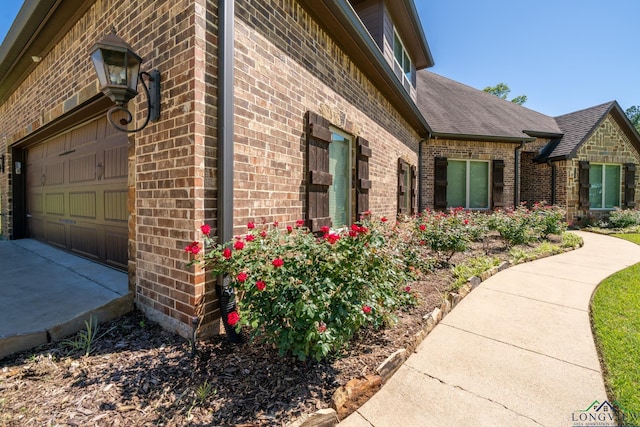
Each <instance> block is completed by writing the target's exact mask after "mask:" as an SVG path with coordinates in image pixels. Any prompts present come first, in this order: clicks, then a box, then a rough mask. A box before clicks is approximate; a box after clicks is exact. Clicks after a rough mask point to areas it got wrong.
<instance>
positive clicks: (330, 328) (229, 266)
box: [189, 220, 414, 360]
mask: <svg viewBox="0 0 640 427" xmlns="http://www.w3.org/2000/svg"><path fill="white" fill-rule="evenodd" d="M384 222H386V221H384ZM301 225H302V221H298V222H297V223H296V226H295V227H293V226H288V227H286V228H284V229H281V228H278V227H277V226H276V225H274V224H270V225H266V224H265V225H262V226H257V225H256V224H255V223H249V224H248V226H247V228H248V231H247V234H246V235H243V236H237V237H236V238H235V239H234V241H232V242H226V243H225V244H216V243H215V242H214V240H213V238H211V237H210V236H209V235H208V234H206V233H205V235H204V242H205V244H204V254H203V255H202V256H201V258H200V261H201V262H203V263H204V264H205V265H206V266H207V267H208V268H209V269H210V271H211V273H212V274H214V275H219V274H222V275H227V276H228V277H230V283H231V286H233V287H234V288H235V290H236V292H237V294H238V296H239V298H238V309H237V311H234V312H232V313H230V314H229V316H228V319H227V321H228V323H229V324H230V325H232V326H233V325H235V326H236V327H237V328H242V327H244V328H245V329H246V330H247V331H248V333H249V335H250V338H253V339H260V340H263V341H265V342H267V343H270V344H273V345H275V346H276V347H277V348H278V349H279V351H280V354H283V355H284V354H293V355H295V356H297V357H298V358H300V359H305V358H307V357H313V358H315V359H317V360H320V359H322V358H325V357H327V356H328V355H329V354H330V353H333V352H337V351H339V350H340V349H341V348H342V347H343V346H344V345H345V344H346V343H347V342H348V340H349V339H350V338H351V337H352V336H353V334H354V333H355V332H356V331H357V330H358V329H359V328H361V327H362V326H363V325H367V324H370V325H372V326H374V327H380V326H382V325H386V324H391V323H393V322H394V321H395V317H394V312H395V311H396V310H397V309H399V308H401V307H404V306H406V305H408V304H412V303H413V302H414V297H413V295H412V294H411V292H410V289H409V291H407V289H406V283H407V281H408V280H410V275H409V274H408V273H407V272H408V271H410V270H409V269H408V268H407V267H406V265H404V264H403V258H402V257H396V256H394V255H395V254H394V252H393V251H390V250H389V247H388V245H387V239H386V237H385V234H384V233H383V232H382V229H383V228H384V226H383V222H382V220H379V221H376V224H372V221H368V220H367V221H363V222H361V223H359V224H354V225H353V226H351V227H350V228H349V229H346V230H340V231H331V230H329V229H328V228H326V229H323V231H324V232H323V233H322V235H320V236H315V235H314V234H313V233H311V232H310V231H309V230H308V229H307V228H305V227H302V226H301ZM189 252H190V253H194V251H193V250H192V249H191V246H189Z"/></svg>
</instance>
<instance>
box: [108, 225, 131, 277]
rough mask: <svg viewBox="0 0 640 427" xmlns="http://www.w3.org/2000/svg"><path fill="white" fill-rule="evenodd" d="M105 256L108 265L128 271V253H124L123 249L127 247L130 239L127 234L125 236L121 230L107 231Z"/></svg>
mask: <svg viewBox="0 0 640 427" xmlns="http://www.w3.org/2000/svg"><path fill="white" fill-rule="evenodd" d="M104 241H105V256H106V261H107V264H109V265H111V266H114V267H117V268H120V269H126V268H127V263H128V257H127V251H122V249H121V248H122V247H123V246H124V247H125V248H126V247H127V243H128V238H127V235H126V234H123V233H122V232H121V231H120V230H117V229H109V228H107V229H106V230H105V239H104Z"/></svg>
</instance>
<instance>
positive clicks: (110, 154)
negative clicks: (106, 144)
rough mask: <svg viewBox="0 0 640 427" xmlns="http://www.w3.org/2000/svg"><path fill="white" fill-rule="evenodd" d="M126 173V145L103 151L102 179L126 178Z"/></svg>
mask: <svg viewBox="0 0 640 427" xmlns="http://www.w3.org/2000/svg"><path fill="white" fill-rule="evenodd" d="M127 174H128V158H127V147H118V148H112V149H107V150H105V151H104V179H113V178H126V177H127Z"/></svg>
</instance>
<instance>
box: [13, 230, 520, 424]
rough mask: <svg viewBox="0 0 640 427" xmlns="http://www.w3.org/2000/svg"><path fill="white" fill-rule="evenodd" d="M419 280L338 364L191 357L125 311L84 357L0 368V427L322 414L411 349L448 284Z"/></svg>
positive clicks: (250, 354) (237, 351) (271, 353)
mask: <svg viewBox="0 0 640 427" xmlns="http://www.w3.org/2000/svg"><path fill="white" fill-rule="evenodd" d="M485 253H489V254H490V255H492V256H498V257H500V258H501V259H506V258H507V251H506V250H505V248H504V244H503V243H502V242H501V241H499V240H498V239H497V237H495V236H493V237H489V238H488V240H487V241H485V243H484V244H482V245H474V247H473V249H472V250H471V251H469V252H468V253H465V254H459V255H456V256H455V257H454V258H453V259H452V260H451V262H452V263H453V264H455V263H456V262H459V261H460V260H462V259H463V258H465V257H468V256H475V255H481V254H485ZM426 279H427V280H425V281H422V282H417V283H413V284H412V292H415V293H416V295H417V296H418V299H419V304H418V306H416V307H414V308H411V309H410V310H408V311H404V312H400V313H398V318H399V321H398V323H397V324H396V325H395V326H394V327H392V328H389V329H385V330H372V329H364V330H362V331H361V332H360V333H359V334H358V335H357V336H356V337H355V339H354V340H353V342H352V343H351V344H350V346H349V348H348V349H345V351H344V352H343V354H341V355H340V357H339V358H336V359H333V360H329V361H326V362H323V363H316V362H300V361H298V360H296V359H292V358H280V357H279V356H278V354H277V351H276V350H274V349H272V348H269V347H266V346H262V345H252V344H240V345H234V344H229V343H227V342H226V340H225V338H224V337H215V338H213V339H211V340H207V341H202V342H198V345H197V352H196V356H195V357H194V358H191V357H190V353H191V346H190V343H189V342H188V341H187V340H185V339H183V338H181V337H179V336H177V335H174V334H170V333H168V332H166V331H164V330H162V329H161V328H160V327H159V326H158V325H156V324H154V323H152V322H150V321H149V320H147V319H145V317H144V316H143V315H142V314H141V313H140V312H137V311H134V312H132V313H130V314H127V315H125V316H123V317H121V318H119V319H117V320H115V321H113V322H111V323H109V324H105V325H101V326H100V330H101V331H108V330H110V331H109V332H108V334H106V335H105V336H103V337H101V338H100V339H99V340H98V341H97V342H96V344H95V348H94V350H93V351H92V353H91V355H90V356H86V357H85V356H84V354H83V353H82V352H76V353H75V354H68V349H67V348H64V347H63V346H61V345H60V344H59V343H58V344H55V343H52V344H49V345H46V346H42V347H39V348H37V349H35V350H33V351H30V352H25V353H21V354H17V355H14V356H11V357H9V358H7V359H4V360H2V361H0V425H3V426H4V425H7V426H21V427H22V426H42V425H70V426H89V425H91V426H93V425H97V426H103V425H104V426H119V425H120V426H141V425H159V426H186V425H194V426H197V425H213V426H218V425H220V426H228V425H234V426H283V425H287V424H288V423H290V422H291V421H293V420H295V419H297V418H299V417H300V416H301V415H303V414H309V413H312V412H315V411H316V410H317V409H321V408H326V407H328V406H329V403H330V401H331V397H332V395H333V393H334V391H335V390H336V389H337V388H338V387H340V386H341V385H344V384H346V382H347V381H349V380H350V379H352V378H356V377H362V376H365V375H368V374H373V373H375V369H376V368H377V366H378V365H379V364H380V363H381V362H382V361H384V360H385V359H386V358H387V357H388V356H389V355H390V354H391V353H393V352H394V351H396V350H398V349H401V348H405V347H406V346H407V344H408V343H410V342H411V340H412V338H413V336H414V334H415V333H416V332H417V331H418V330H420V329H421V328H422V326H423V323H424V320H423V318H422V317H423V316H424V315H426V314H428V313H430V312H431V311H433V309H434V308H435V307H439V306H440V304H441V302H442V299H443V296H444V295H445V294H446V291H447V290H448V289H449V286H450V283H451V282H452V277H451V273H450V272H449V271H448V270H444V269H443V270H438V271H437V272H436V273H432V274H429V275H428V276H427V277H426Z"/></svg>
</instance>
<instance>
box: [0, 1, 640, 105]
mask: <svg viewBox="0 0 640 427" xmlns="http://www.w3.org/2000/svg"><path fill="white" fill-rule="evenodd" d="M392 1H394V0H392ZM0 2H1V3H2V14H0V38H2V39H4V36H5V34H6V32H7V31H8V30H9V27H10V26H11V23H12V22H13V20H14V18H15V16H16V15H17V13H18V10H19V9H20V6H21V5H22V3H23V2H22V0H0ZM414 2H415V4H416V8H417V9H418V13H419V14H420V19H421V21H422V26H423V28H424V32H425V35H426V37H427V41H428V43H429V47H430V48H431V53H432V55H433V57H434V60H435V64H436V65H435V66H434V67H432V68H431V69H430V70H431V71H433V72H434V73H437V74H440V75H443V76H445V77H448V78H450V79H453V80H456V81H459V82H461V83H464V84H466V85H469V86H471V87H475V88H477V89H483V88H485V87H487V86H495V85H496V84H498V83H505V84H507V85H508V86H509V88H510V89H511V94H510V98H509V99H511V97H515V96H518V95H526V96H527V98H528V100H527V103H526V104H525V107H528V108H531V109H533V110H536V111H539V112H541V113H544V114H546V115H549V116H558V115H562V114H566V113H570V112H574V111H578V110H581V109H584V108H589V107H593V106H595V105H599V104H602V103H605V102H609V101H612V100H616V101H618V103H620V105H621V106H622V108H623V109H625V110H626V109H627V108H629V107H631V106H634V105H640V54H639V52H638V50H639V49H638V44H637V40H638V33H637V30H636V28H637V26H638V25H640V0H606V1H605V0H414Z"/></svg>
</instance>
